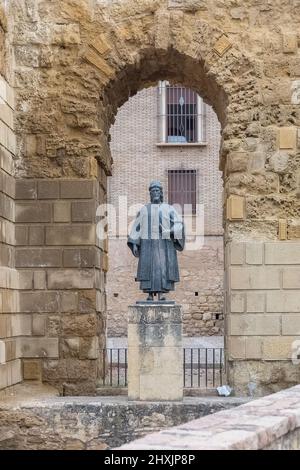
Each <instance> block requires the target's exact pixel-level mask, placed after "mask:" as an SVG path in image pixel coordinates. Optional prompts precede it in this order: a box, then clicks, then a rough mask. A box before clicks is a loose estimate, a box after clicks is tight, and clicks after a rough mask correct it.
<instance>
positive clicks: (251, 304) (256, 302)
mask: <svg viewBox="0 0 300 470" xmlns="http://www.w3.org/2000/svg"><path fill="white" fill-rule="evenodd" d="M246 299H247V312H249V313H254V312H264V311H265V293H264V292H247V294H246Z"/></svg>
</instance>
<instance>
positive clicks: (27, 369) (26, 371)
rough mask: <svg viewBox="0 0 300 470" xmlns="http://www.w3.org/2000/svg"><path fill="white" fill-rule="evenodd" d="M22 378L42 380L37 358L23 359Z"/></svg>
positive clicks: (39, 362) (40, 366) (40, 367)
mask: <svg viewBox="0 0 300 470" xmlns="http://www.w3.org/2000/svg"><path fill="white" fill-rule="evenodd" d="M23 377H24V380H40V381H41V380H42V365H41V361H40V360H39V359H24V360H23Z"/></svg>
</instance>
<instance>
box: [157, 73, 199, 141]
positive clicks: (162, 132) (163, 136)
mask: <svg viewBox="0 0 300 470" xmlns="http://www.w3.org/2000/svg"><path fill="white" fill-rule="evenodd" d="M169 85H170V83H169V82H168V81H167V80H161V81H159V82H158V120H157V122H158V143H157V145H158V146H160V147H164V146H194V147H195V146H204V145H207V142H206V104H205V103H204V101H203V99H202V98H201V97H200V96H199V95H197V141H196V142H168V140H167V139H168V136H167V93H166V90H167V86H169Z"/></svg>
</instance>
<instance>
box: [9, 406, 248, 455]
mask: <svg viewBox="0 0 300 470" xmlns="http://www.w3.org/2000/svg"><path fill="white" fill-rule="evenodd" d="M185 400H186V401H185V402H184V403H179V402H177V403H170V402H165V403H162V402H160V403H157V402H152V403H146V402H144V403H142V402H141V403H138V402H132V403H129V402H128V401H127V399H125V398H122V397H118V398H117V397H114V398H113V397H110V398H109V397H107V398H99V397H98V398H91V397H89V398H88V399H87V398H84V397H82V398H72V400H70V399H68V398H47V399H45V398H44V399H43V400H38V399H35V400H34V401H30V400H29V401H28V402H27V403H26V402H25V400H24V398H23V399H21V400H17V401H16V400H13V401H12V403H11V404H9V403H5V402H2V403H1V405H0V449H1V450H4V449H15V450H17V449H19V450H21V449H22V450H30V449H32V450H38V449H43V450H46V449H48V450H72V449H74V450H83V449H87V450H102V449H108V448H112V447H116V446H120V445H122V444H125V443H126V442H130V441H131V440H133V439H137V438H139V437H142V436H144V435H145V434H148V433H151V432H155V431H158V430H160V429H163V428H165V427H170V426H175V425H178V424H181V423H185V422H187V421H189V420H192V419H195V418H199V417H200V416H206V415H207V414H209V413H214V412H216V411H220V410H224V409H229V408H233V407H235V406H238V405H240V404H241V403H243V402H244V401H245V399H244V400H242V399H238V398H231V397H230V398H229V399H228V398H226V399H224V398H200V399H199V398H195V399H193V398H189V399H185Z"/></svg>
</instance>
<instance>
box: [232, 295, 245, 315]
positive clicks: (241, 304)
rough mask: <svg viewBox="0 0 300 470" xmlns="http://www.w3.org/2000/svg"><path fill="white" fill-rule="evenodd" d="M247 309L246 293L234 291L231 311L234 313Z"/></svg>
mask: <svg viewBox="0 0 300 470" xmlns="http://www.w3.org/2000/svg"><path fill="white" fill-rule="evenodd" d="M244 310H245V294H244V293H240V292H239V293H232V294H231V302H230V311H231V312H232V313H239V312H244Z"/></svg>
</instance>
